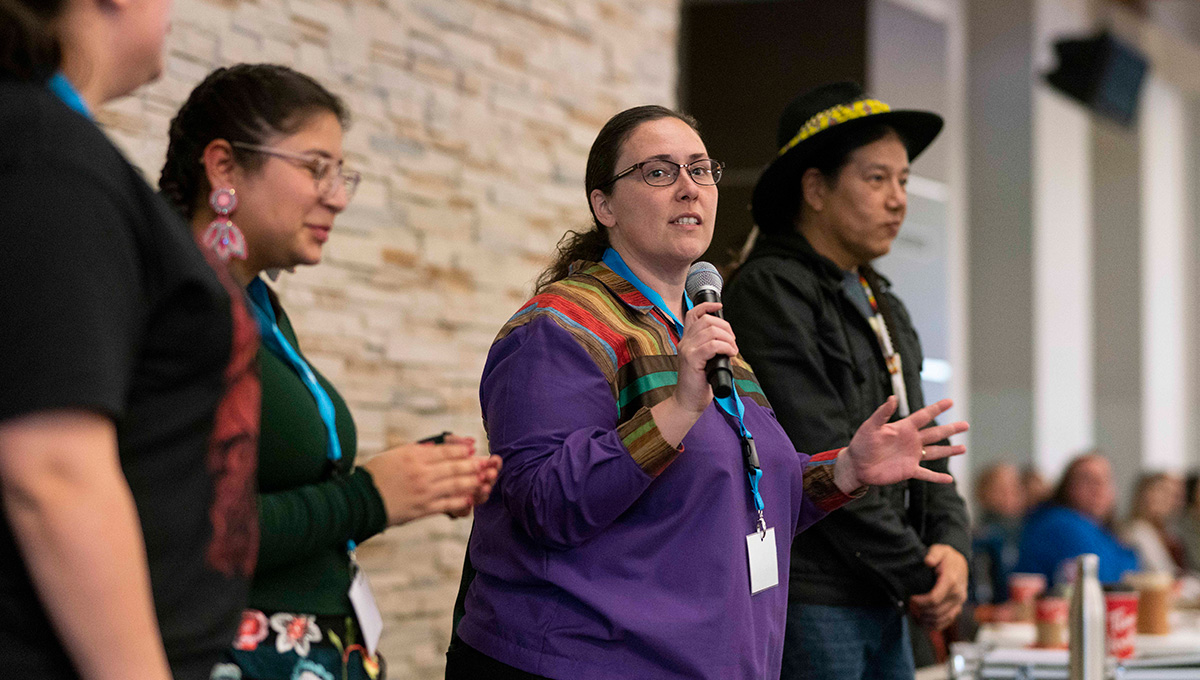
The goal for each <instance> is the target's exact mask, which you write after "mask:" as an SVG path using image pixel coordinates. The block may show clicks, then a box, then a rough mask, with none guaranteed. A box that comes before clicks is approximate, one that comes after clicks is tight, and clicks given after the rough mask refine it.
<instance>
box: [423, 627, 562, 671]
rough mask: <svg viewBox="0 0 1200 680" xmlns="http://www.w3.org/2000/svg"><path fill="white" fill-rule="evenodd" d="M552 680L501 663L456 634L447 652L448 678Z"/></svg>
mask: <svg viewBox="0 0 1200 680" xmlns="http://www.w3.org/2000/svg"><path fill="white" fill-rule="evenodd" d="M481 678H487V679H488V680H550V679H549V678H547V677H545V676H542V675H534V674H533V673H527V672H525V671H523V670H520V669H519V668H513V667H512V666H509V665H508V664H506V663H501V662H499V661H497V660H495V659H493V658H492V657H490V656H488V655H486V654H484V653H483V652H481V651H479V650H478V649H475V648H474V647H472V646H470V645H468V644H467V643H465V642H463V641H462V638H460V637H458V636H457V635H455V636H454V637H453V638H451V640H450V649H449V650H448V651H447V652H446V680H480V679H481Z"/></svg>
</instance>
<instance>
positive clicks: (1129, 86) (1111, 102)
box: [1046, 31, 1148, 125]
mask: <svg viewBox="0 0 1200 680" xmlns="http://www.w3.org/2000/svg"><path fill="white" fill-rule="evenodd" d="M1054 51H1055V52H1057V53H1058V68H1057V69H1055V70H1054V71H1053V72H1051V73H1048V74H1047V75H1046V82H1048V83H1050V84H1051V85H1053V86H1054V87H1055V88H1057V89H1059V90H1061V91H1062V92H1063V93H1064V94H1066V95H1068V96H1070V97H1072V98H1073V99H1076V100H1078V101H1079V102H1080V103H1082V104H1083V105H1084V106H1086V107H1088V108H1089V109H1091V110H1093V111H1095V112H1096V113H1098V114H1100V115H1102V116H1104V117H1106V118H1111V119H1112V120H1115V121H1117V122H1118V123H1120V124H1122V125H1130V124H1132V123H1133V120H1134V117H1135V116H1136V115H1137V107H1138V97H1139V95H1140V94H1141V90H1142V80H1143V79H1144V78H1145V76H1146V69H1147V67H1148V62H1147V61H1146V57H1145V56H1143V55H1142V53H1141V52H1139V51H1138V50H1137V49H1135V48H1133V47H1132V46H1130V45H1128V44H1126V43H1123V42H1121V41H1120V40H1117V39H1116V38H1114V37H1113V36H1112V35H1111V34H1110V33H1108V32H1107V31H1105V32H1103V33H1101V34H1100V35H1098V36H1096V37H1094V38H1083V39H1067V40H1059V41H1057V42H1055V43H1054Z"/></svg>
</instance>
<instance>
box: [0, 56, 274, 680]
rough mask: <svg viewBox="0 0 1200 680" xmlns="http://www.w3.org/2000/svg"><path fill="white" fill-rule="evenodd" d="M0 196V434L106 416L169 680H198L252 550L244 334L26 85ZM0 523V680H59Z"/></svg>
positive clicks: (238, 318)
mask: <svg viewBox="0 0 1200 680" xmlns="http://www.w3.org/2000/svg"><path fill="white" fill-rule="evenodd" d="M0 187H2V188H3V197H0V233H2V234H3V238H2V240H0V348H3V355H2V358H0V421H4V420H7V419H10V418H14V417H19V416H22V415H26V414H30V413H35V412H39V411H46V410H54V409H85V410H90V411H94V412H98V413H101V414H104V415H107V416H109V417H111V418H112V419H113V421H114V422H115V423H116V427H117V440H118V447H119V452H120V461H121V467H122V470H123V471H124V473H125V478H126V479H127V480H128V482H129V487H130V489H131V490H132V492H133V497H134V500H135V502H136V504H137V510H138V515H139V517H140V518H141V523H142V532H143V534H144V536H145V541H146V551H147V555H148V559H149V564H150V579H151V584H152V586H153V591H154V602H155V607H156V610H157V614H158V622H159V625H160V627H161V630H162V635H163V641H164V644H165V646H166V650H167V656H168V658H169V660H170V662H171V666H172V670H173V671H174V673H175V678H176V680H191V679H193V678H195V679H197V680H199V679H201V678H204V679H207V678H208V676H209V670H210V668H211V666H212V665H213V663H214V662H215V661H216V660H217V658H218V655H219V653H220V651H221V650H222V649H223V648H224V647H225V646H227V645H228V644H229V642H230V640H232V639H233V635H234V632H235V630H236V627H237V621H238V616H239V611H240V609H241V608H242V607H243V606H244V604H245V601H246V595H247V584H248V582H249V577H250V575H251V574H252V572H253V569H254V561H255V557H256V554H255V553H256V550H257V544H258V525H257V512H256V508H255V500H254V477H255V475H254V468H255V460H256V459H255V446H256V438H257V432H258V413H259V385H258V377H257V373H256V369H255V367H254V352H255V347H256V345H257V343H256V331H255V329H254V326H253V321H252V319H251V318H250V317H249V315H248V314H247V312H246V308H245V305H244V304H243V302H242V299H241V297H240V293H238V292H237V289H236V287H235V286H234V285H233V283H232V281H231V280H230V278H229V276H228V273H227V272H224V271H222V270H221V269H220V268H219V267H216V268H214V266H213V265H214V262H213V261H211V258H206V255H205V253H203V252H202V251H201V249H200V248H199V247H197V245H196V243H195V241H194V240H193V237H192V235H191V233H190V231H189V229H188V227H187V225H186V224H184V223H183V221H182V220H180V219H179V218H178V217H177V216H176V215H175V214H174V213H172V212H171V210H170V208H169V207H168V206H167V205H166V203H165V202H164V201H163V200H162V199H161V198H160V197H159V196H158V195H157V194H155V192H154V191H153V190H152V189H151V188H150V186H149V185H148V184H146V182H145V180H144V179H143V178H142V177H141V175H140V174H139V173H138V171H137V170H136V169H135V168H134V167H133V166H132V165H130V164H129V163H128V162H127V161H126V160H125V159H124V158H123V157H122V156H121V154H120V153H119V152H118V151H117V149H116V147H114V146H113V145H112V143H111V142H110V141H109V140H108V139H107V138H106V137H105V136H104V134H103V133H102V132H101V131H100V130H99V129H98V128H97V127H96V125H95V124H94V123H93V122H91V121H89V120H88V119H86V118H85V117H84V116H81V115H79V114H78V113H76V112H75V111H72V110H71V109H70V108H68V107H67V106H66V105H65V104H63V103H62V102H61V101H59V100H58V99H57V98H56V97H55V96H54V95H53V94H51V93H50V92H49V91H48V90H47V89H46V88H44V87H42V86H40V85H37V84H31V83H18V82H13V81H5V80H0ZM218 271H220V272H221V273H219V274H218ZM231 291H232V293H233V294H232V295H231ZM2 513H3V509H2V508H0V517H3V520H2V521H0V675H2V676H4V677H14V678H16V677H20V678H39V679H41V678H74V677H76V673H75V671H74V670H73V668H72V665H71V662H70V660H69V659H68V658H67V657H66V655H65V653H64V651H63V649H62V646H61V644H60V642H59V641H58V638H57V637H56V635H55V634H54V631H53V629H52V628H51V626H50V624H49V622H48V619H47V618H46V614H45V612H44V611H43V609H42V607H41V605H40V603H39V600H38V598H37V595H36V593H35V591H34V589H33V586H32V583H31V581H30V578H29V574H28V572H27V571H26V569H25V566H24V564H23V563H22V561H21V558H20V556H19V553H18V551H17V548H16V545H15V543H14V537H13V534H12V530H11V528H10V526H9V522H8V520H7V517H4V516H3V514H2ZM96 540H97V541H103V540H105V537H103V536H97V537H96ZM97 625H107V624H101V623H100V622H99V620H98V621H97ZM117 625H120V622H117Z"/></svg>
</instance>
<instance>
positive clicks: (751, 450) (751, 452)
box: [741, 437, 762, 470]
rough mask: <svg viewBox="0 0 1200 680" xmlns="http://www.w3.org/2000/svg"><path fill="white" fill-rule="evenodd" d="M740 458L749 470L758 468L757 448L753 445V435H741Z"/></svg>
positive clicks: (759, 467)
mask: <svg viewBox="0 0 1200 680" xmlns="http://www.w3.org/2000/svg"><path fill="white" fill-rule="evenodd" d="M741 440H742V458H743V460H745V461H746V467H747V468H749V469H750V470H760V469H762V468H761V466H759V464H758V449H757V448H755V446H754V437H742V438H741Z"/></svg>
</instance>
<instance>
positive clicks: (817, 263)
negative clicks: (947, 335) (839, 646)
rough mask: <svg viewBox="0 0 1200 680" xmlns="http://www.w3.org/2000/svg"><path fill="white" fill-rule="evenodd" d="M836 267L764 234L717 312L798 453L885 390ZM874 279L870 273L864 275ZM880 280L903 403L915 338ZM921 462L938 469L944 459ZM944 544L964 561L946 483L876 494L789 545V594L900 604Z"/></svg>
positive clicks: (836, 439) (920, 400)
mask: <svg viewBox="0 0 1200 680" xmlns="http://www.w3.org/2000/svg"><path fill="white" fill-rule="evenodd" d="M842 278H843V272H842V270H841V269H839V268H838V266H837V265H835V264H834V263H833V262H831V261H830V260H828V259H827V258H825V257H823V256H821V255H819V254H817V252H816V251H815V250H813V248H812V246H811V245H809V243H808V241H807V240H806V239H805V238H804V237H803V236H801V235H800V234H799V233H796V232H793V233H788V234H773V235H768V234H764V235H762V236H761V237H760V238H759V240H758V242H757V243H756V245H755V247H754V248H753V250H752V252H751V253H750V256H749V258H748V259H747V261H746V263H745V264H744V265H743V266H742V268H741V269H740V270H739V271H738V272H737V273H736V274H735V275H734V276H733V277H732V280H731V281H730V282H729V284H728V286H727V287H726V289H725V293H724V296H723V297H724V302H725V310H724V311H725V317H726V318H727V319H728V320H729V323H730V324H731V325H732V326H733V331H734V333H735V334H736V336H737V342H738V348H739V349H740V350H741V352H742V356H744V357H745V358H746V359H747V360H748V361H749V362H750V365H751V366H753V368H754V372H755V374H756V375H757V376H758V379H759V382H760V383H761V384H762V388H763V390H764V391H765V392H766V394H767V398H768V399H770V401H771V404H772V405H773V406H774V408H775V415H776V417H777V418H778V419H779V422H780V423H781V424H782V425H783V428H784V430H786V431H787V433H788V435H789V436H790V437H791V439H792V443H793V444H795V446H796V449H797V450H798V451H803V452H805V453H819V452H821V451H828V450H830V449H834V448H838V447H841V446H845V445H846V444H847V443H849V441H850V437H851V436H853V434H854V432H855V430H857V429H858V426H859V425H860V424H861V423H862V422H863V421H864V420H866V419H867V417H868V416H870V415H871V413H872V412H873V411H874V410H875V409H876V408H878V407H879V405H880V404H882V403H883V402H884V401H885V400H886V399H887V397H888V396H890V395H891V394H892V388H891V380H890V377H889V375H888V372H887V368H886V366H885V364H884V361H883V355H882V352H881V351H880V349H879V341H878V339H877V338H876V336H875V333H874V332H873V331H872V330H871V326H870V325H869V324H868V322H867V320H866V318H865V317H864V316H863V314H862V312H860V311H859V310H858V308H856V307H855V306H854V303H853V302H851V300H850V298H849V297H848V296H847V294H846V293H845V292H844V290H843V288H842ZM868 278H869V279H870V278H871V275H870V274H869V275H868ZM889 288H890V287H889V284H888V283H887V280H886V279H883V278H882V277H880V278H879V283H878V285H877V286H875V295H876V298H877V299H878V300H879V304H880V306H881V307H883V308H884V314H885V319H886V320H887V322H888V327H889V331H890V332H891V336H892V342H893V344H894V346H895V348H896V350H897V351H898V352H899V353H900V356H901V360H902V364H903V370H904V381H905V386H906V387H907V390H908V399H909V404H910V406H911V408H912V410H913V411H916V410H917V409H919V408H921V407H923V406H924V405H925V402H924V397H923V396H922V393H921V378H920V370H921V362H922V359H923V356H922V353H921V344H920V340H919V339H918V338H917V333H916V330H915V329H914V328H913V325H912V320H911V319H910V318H909V315H908V311H907V310H906V309H905V308H904V305H903V304H902V303H901V302H900V300H899V298H897V297H896V296H895V295H893V294H892V293H891V292H890V290H889ZM926 466H927V467H929V468H931V469H934V470H937V471H940V472H945V471H946V469H947V467H948V466H947V464H946V461H944V460H942V461H934V462H930V463H928V464H926ZM934 543H945V544H948V545H950V546H952V547H953V548H955V549H956V550H958V551H959V552H961V553H962V554H963V556H965V557H967V558H968V559H969V558H970V545H971V543H970V532H969V528H968V523H967V514H966V508H965V506H964V504H963V500H962V498H961V497H960V496H959V495H958V492H957V490H956V489H955V487H954V485H953V484H949V485H942V484H931V483H928V482H920V481H910V482H907V483H902V484H895V485H892V486H887V487H876V488H872V489H871V490H870V491H868V492H867V494H866V495H865V496H863V497H862V498H859V499H857V500H855V501H852V502H851V503H849V504H847V505H846V506H844V507H843V508H841V509H839V510H836V511H834V512H833V513H831V514H830V515H829V517H827V518H825V519H824V520H822V521H820V522H818V523H817V524H816V525H814V526H812V527H810V528H809V529H807V530H806V531H804V532H803V533H801V534H800V535H799V536H798V537H797V538H796V540H795V542H794V543H793V544H792V562H791V564H792V566H791V579H790V585H789V589H790V590H789V599H792V600H795V601H800V602H806V603H810V604H825V605H836V606H850V605H881V604H887V603H888V602H891V603H893V604H896V605H898V606H903V605H904V603H905V602H906V601H907V600H908V598H909V597H911V596H913V595H918V594H921V593H925V592H928V591H929V590H930V589H931V588H932V587H933V584H934V581H935V580H936V575H935V573H934V571H933V570H932V569H930V568H929V567H926V566H925V564H924V559H925V554H926V552H927V551H928V548H929V546H930V545H932V544H934Z"/></svg>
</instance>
